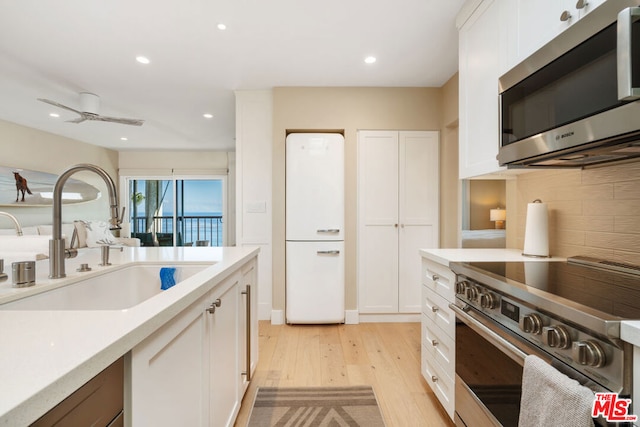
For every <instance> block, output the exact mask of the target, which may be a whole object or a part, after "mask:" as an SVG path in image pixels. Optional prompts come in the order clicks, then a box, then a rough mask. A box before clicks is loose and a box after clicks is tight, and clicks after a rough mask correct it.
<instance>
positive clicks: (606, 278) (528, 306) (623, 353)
mask: <svg viewBox="0 0 640 427" xmlns="http://www.w3.org/2000/svg"><path fill="white" fill-rule="evenodd" d="M450 267H451V268H452V270H453V271H454V272H455V273H456V275H457V277H458V282H457V285H456V302H455V304H451V305H450V307H451V309H452V310H453V311H454V312H455V313H456V353H455V354H456V384H455V416H456V425H457V426H459V427H465V426H466V427H472V426H473V427H475V426H481V427H484V426H491V427H494V426H506V427H512V426H513V427H516V426H517V425H518V417H519V413H520V399H521V393H522V373H523V366H524V359H525V357H526V356H527V355H530V354H533V355H536V356H538V357H539V358H541V359H542V360H544V361H545V362H547V363H549V364H550V365H551V366H553V367H554V368H556V369H557V370H559V371H560V372H562V373H564V374H565V375H567V376H569V377H570V378H573V379H575V380H577V381H578V382H579V383H581V384H582V385H584V386H586V387H589V388H590V389H592V390H593V391H598V392H615V393H620V394H621V395H622V396H628V397H630V395H631V382H632V378H631V377H632V348H631V346H630V345H628V344H626V343H624V342H622V341H621V340H620V339H619V323H620V320H621V319H622V318H623V317H622V316H620V314H622V313H621V312H620V310H621V311H623V312H625V313H626V314H628V315H629V316H638V315H640V313H638V310H640V308H638V307H639V306H638V305H636V307H637V308H636V309H635V312H634V313H630V312H628V311H626V310H627V309H626V308H620V307H621V306H620V304H624V303H625V301H617V302H616V304H611V302H612V301H611V298H613V297H612V296H611V295H614V294H617V295H618V296H620V295H624V297H622V298H623V299H625V300H626V303H632V304H637V303H640V278H638V277H634V276H633V275H627V274H620V273H613V272H608V271H605V270H600V269H593V268H591V267H585V266H583V265H581V264H577V263H575V262H572V263H567V262H558V263H550V262H535V263H533V262H527V263H521V262H518V263H452V264H451V266H450ZM527 279H528V282H527ZM526 283H529V284H526ZM585 283H587V284H588V285H591V284H593V286H587V287H585V286H584V285H585ZM598 287H600V288H601V289H597V288H598ZM598 292H604V293H605V294H606V296H604V297H602V296H601V295H599V294H598ZM580 294H582V297H580V296H579V295H580ZM569 297H570V298H571V299H569ZM587 301H592V303H590V304H584V303H585V302H587ZM594 301H595V302H594ZM593 305H596V306H597V307H593ZM614 305H617V306H618V307H619V308H617V309H615V310H618V311H616V313H615V314H613V313H606V312H603V311H601V310H600V309H602V308H603V306H614ZM607 311H614V310H607ZM595 422H596V425H607V424H606V422H604V420H602V419H598V420H595ZM620 425H622V424H620Z"/></svg>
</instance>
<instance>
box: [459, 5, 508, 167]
mask: <svg viewBox="0 0 640 427" xmlns="http://www.w3.org/2000/svg"><path fill="white" fill-rule="evenodd" d="M503 3H504V0H486V1H483V2H482V3H481V4H480V6H478V8H477V9H476V10H475V11H474V12H473V14H472V15H471V16H470V17H469V19H467V20H466V21H465V22H464V24H463V25H462V27H461V28H460V32H459V55H460V56H459V109H460V110H459V120H460V134H459V162H460V163H459V176H460V178H461V179H464V178H471V177H474V176H479V175H484V174H488V173H493V172H498V171H500V170H503V169H504V168H501V167H500V166H499V165H498V161H497V160H496V155H497V154H498V144H499V138H498V136H499V134H498V128H499V125H498V123H499V121H498V77H499V76H500V75H501V73H502V72H504V71H505V69H506V67H507V63H508V60H507V58H508V52H509V50H508V43H507V41H508V37H507V36H506V27H504V26H502V25H501V23H502V22H501V17H502V16H501V14H502V10H501V8H502V7H503Z"/></svg>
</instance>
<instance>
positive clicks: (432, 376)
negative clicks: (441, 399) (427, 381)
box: [431, 375, 438, 383]
mask: <svg viewBox="0 0 640 427" xmlns="http://www.w3.org/2000/svg"><path fill="white" fill-rule="evenodd" d="M431 381H432V382H434V383H435V382H438V377H436V376H435V375H431Z"/></svg>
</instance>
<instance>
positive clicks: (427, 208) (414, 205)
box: [398, 131, 439, 313]
mask: <svg viewBox="0 0 640 427" xmlns="http://www.w3.org/2000/svg"><path fill="white" fill-rule="evenodd" d="M438 145H439V134H438V132H435V131H433V132H423V131H420V132H400V135H399V163H400V168H399V169H400V170H399V182H398V188H399V204H398V212H399V219H400V221H399V222H400V234H399V242H398V263H399V271H398V311H399V312H401V313H419V312H420V310H421V306H420V298H421V297H420V295H421V279H420V271H421V259H420V255H419V254H418V250H419V249H422V248H437V247H438V243H439V242H438V237H439V233H438V227H439V226H438V217H439V203H438V200H439V185H438V183H439V172H438V171H439V167H438V166H439V159H438V153H439V150H438Z"/></svg>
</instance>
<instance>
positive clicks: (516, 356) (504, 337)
mask: <svg viewBox="0 0 640 427" xmlns="http://www.w3.org/2000/svg"><path fill="white" fill-rule="evenodd" d="M449 308H450V309H451V310H453V311H454V312H455V313H456V317H457V318H458V319H459V320H461V321H462V322H464V323H465V324H466V325H467V326H469V327H470V328H471V329H472V330H473V331H475V332H476V333H478V335H480V336H481V337H482V338H484V339H485V340H487V341H488V342H489V343H491V344H492V345H494V346H495V347H497V348H498V349H500V351H502V352H503V353H504V354H506V355H507V356H509V357H510V358H511V359H513V361H515V362H516V363H518V364H519V365H520V366H524V358H525V357H527V355H529V354H535V355H536V356H538V357H540V358H541V359H543V360H545V361H546V362H547V363H550V357H549V355H547V354H544V353H543V352H542V351H540V350H537V349H536V348H535V347H533V346H532V345H529V344H527V343H525V342H524V341H521V340H519V339H517V338H515V337H512V336H510V335H508V333H507V332H505V331H503V330H501V329H499V328H498V327H497V326H496V325H493V324H491V323H490V322H488V321H486V320H484V319H482V318H479V317H478V316H477V315H474V313H473V312H468V311H465V310H464V309H462V308H460V307H458V306H457V305H456V304H454V303H451V304H449ZM514 341H515V342H514ZM523 348H524V350H523Z"/></svg>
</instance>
